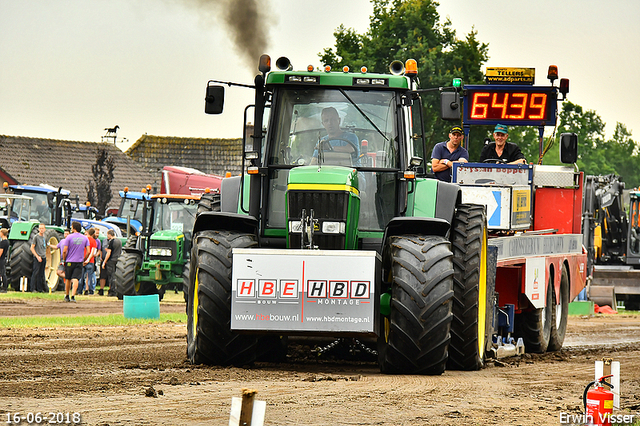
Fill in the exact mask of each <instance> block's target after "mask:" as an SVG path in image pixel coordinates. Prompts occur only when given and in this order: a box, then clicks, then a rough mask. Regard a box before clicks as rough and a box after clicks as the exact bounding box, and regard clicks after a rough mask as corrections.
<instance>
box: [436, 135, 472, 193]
mask: <svg viewBox="0 0 640 426" xmlns="http://www.w3.org/2000/svg"><path fill="white" fill-rule="evenodd" d="M463 139H464V134H463V133H462V128H461V127H460V126H454V127H453V128H452V129H451V131H449V140H448V141H445V142H440V143H437V144H436V146H434V147H433V151H432V152H431V171H433V173H435V175H436V177H437V178H438V179H439V180H442V181H444V182H451V169H452V168H453V163H454V162H456V161H457V162H460V163H468V162H469V152H468V151H467V150H466V149H465V148H463V147H462V146H460V145H461V144H462V141H463Z"/></svg>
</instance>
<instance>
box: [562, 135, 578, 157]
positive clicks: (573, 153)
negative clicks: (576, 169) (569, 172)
mask: <svg viewBox="0 0 640 426" xmlns="http://www.w3.org/2000/svg"><path fill="white" fill-rule="evenodd" d="M560 161H561V162H562V163H563V164H573V163H575V162H576V161H578V135H576V134H575V133H563V134H561V135H560Z"/></svg>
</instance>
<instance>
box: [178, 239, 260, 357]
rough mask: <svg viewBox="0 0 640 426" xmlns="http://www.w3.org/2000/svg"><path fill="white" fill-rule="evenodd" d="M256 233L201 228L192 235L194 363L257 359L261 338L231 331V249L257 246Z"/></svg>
mask: <svg viewBox="0 0 640 426" xmlns="http://www.w3.org/2000/svg"><path fill="white" fill-rule="evenodd" d="M256 246H257V241H256V237H255V235H253V234H248V233H244V232H235V231H210V230H207V231H202V232H198V233H197V234H196V235H195V236H194V239H193V250H192V254H191V268H190V275H191V282H190V283H189V297H188V310H187V357H188V358H189V361H190V362H191V363H192V364H210V365H235V366H242V365H246V364H250V363H252V362H253V361H255V360H256V357H257V355H258V354H257V346H258V339H257V338H256V337H255V336H251V335H245V334H237V333H235V332H233V331H231V270H232V257H231V251H232V249H234V248H250V247H256Z"/></svg>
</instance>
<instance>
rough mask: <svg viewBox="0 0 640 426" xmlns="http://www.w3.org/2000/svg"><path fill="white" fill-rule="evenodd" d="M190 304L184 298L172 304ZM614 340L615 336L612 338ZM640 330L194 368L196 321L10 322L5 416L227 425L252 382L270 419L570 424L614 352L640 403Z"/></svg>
mask: <svg viewBox="0 0 640 426" xmlns="http://www.w3.org/2000/svg"><path fill="white" fill-rule="evenodd" d="M18 306H19V307H20V309H16V308H17V307H18ZM183 311H184V305H181V304H177V303H174V304H165V303H164V302H163V304H162V306H161V312H183ZM17 312H20V313H21V314H22V315H51V314H56V315H63V314H64V315H76V314H82V315H87V314H96V313H102V314H106V313H121V312H122V302H119V301H117V300H115V299H114V298H110V299H108V301H107V298H106V297H102V298H98V297H97V296H95V297H94V298H91V297H79V302H78V303H77V304H73V305H72V304H69V303H66V304H65V303H63V302H62V301H44V300H41V299H36V300H34V301H30V302H29V303H20V304H16V303H3V301H2V300H0V317H2V316H10V315H15V314H16V313H17ZM608 340H611V341H612V343H613V344H608V345H607V344H602V343H600V342H606V341H608ZM638 340H640V316H634V317H632V316H622V315H618V316H608V317H592V318H578V317H571V318H570V320H569V329H568V337H567V341H566V343H567V346H568V347H567V348H566V349H564V350H563V351H562V352H559V353H554V354H547V355H544V356H537V355H525V356H524V357H521V358H511V359H503V360H502V361H503V362H497V363H491V364H490V365H489V366H488V367H487V368H485V369H483V370H481V371H476V372H460V371H447V372H446V373H445V374H444V375H442V376H436V377H423V376H387V375H382V374H380V373H379V372H378V370H377V366H376V364H375V363H373V362H371V363H367V362H365V363H363V362H335V361H327V360H318V359H313V358H311V357H295V358H294V359H292V360H291V361H290V362H289V363H286V364H269V363H259V364H256V365H255V366H252V367H246V368H218V367H206V366H192V365H190V364H188V363H187V362H186V357H185V351H186V343H185V342H186V325H185V324H161V325H139V326H126V327H124V326H123V327H93V326H91V327H74V328H69V327H54V328H36V329H3V330H0V354H1V355H0V397H1V399H0V401H1V404H0V413H1V414H0V421H1V422H3V423H4V424H7V423H6V421H7V417H6V416H7V413H10V414H13V413H15V412H20V413H22V414H23V415H26V413H29V412H42V413H47V414H48V413H49V412H54V413H58V412H63V413H66V412H70V413H73V412H79V413H81V416H82V423H83V424H87V425H199V424H202V425H205V424H206V425H227V424H228V422H229V421H228V419H229V411H230V403H231V397H233V396H240V395H241V389H242V388H252V389H256V390H257V391H258V395H257V399H259V400H264V401H266V403H267V410H266V421H265V424H269V425H423V424H424V425H427V424H434V425H435V424H438V425H460V424H464V425H488V424H496V425H512V424H513V425H518V424H519V425H558V424H560V419H561V414H562V413H570V414H579V412H580V405H581V396H582V391H583V389H584V386H585V385H586V384H587V383H588V382H590V381H591V380H593V362H594V360H596V359H600V358H602V357H603V356H606V357H612V358H614V359H616V360H620V361H621V365H622V367H621V369H622V373H621V375H622V386H621V388H622V398H621V402H622V406H623V408H625V407H626V408H627V410H625V411H626V412H628V413H637V412H640V342H638ZM154 393H157V397H153V396H147V395H153V394H154ZM637 419H638V420H640V417H638V418H637ZM25 424H26V423H25Z"/></svg>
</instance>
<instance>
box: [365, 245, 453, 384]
mask: <svg viewBox="0 0 640 426" xmlns="http://www.w3.org/2000/svg"><path fill="white" fill-rule="evenodd" d="M385 253H388V254H387V255H388V256H389V257H390V259H389V264H390V268H391V269H390V280H391V302H390V313H389V316H382V319H381V320H382V321H381V332H380V337H379V338H378V363H379V365H380V370H381V371H382V372H383V373H390V374H430V375H435V374H442V373H443V372H444V370H445V366H446V364H447V355H448V349H449V341H450V339H451V337H450V328H451V321H452V319H453V314H452V312H451V305H452V298H453V274H454V271H453V261H452V257H453V255H452V253H451V248H450V243H449V241H447V240H446V239H444V238H442V237H436V236H426V237H424V236H416V235H405V236H394V237H391V238H389V242H388V245H387V247H386V249H385Z"/></svg>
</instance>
